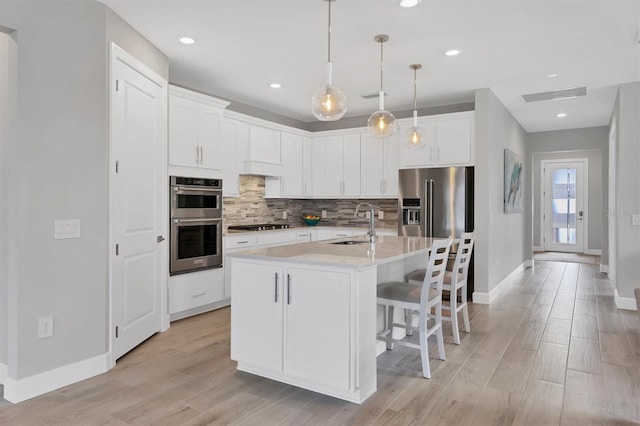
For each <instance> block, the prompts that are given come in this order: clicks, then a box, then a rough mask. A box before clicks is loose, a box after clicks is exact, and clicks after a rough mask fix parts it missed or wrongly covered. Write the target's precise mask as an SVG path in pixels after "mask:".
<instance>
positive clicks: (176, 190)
mask: <svg viewBox="0 0 640 426" xmlns="http://www.w3.org/2000/svg"><path fill="white" fill-rule="evenodd" d="M173 190H174V191H175V192H178V191H193V192H200V191H204V192H222V189H220V188H204V187H203V188H199V187H198V188H193V187H187V188H185V187H183V186H174V187H173Z"/></svg>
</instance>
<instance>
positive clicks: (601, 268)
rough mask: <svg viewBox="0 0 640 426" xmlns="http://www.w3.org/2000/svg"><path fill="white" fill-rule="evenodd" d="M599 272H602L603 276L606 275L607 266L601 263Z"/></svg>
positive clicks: (607, 271)
mask: <svg viewBox="0 0 640 426" xmlns="http://www.w3.org/2000/svg"><path fill="white" fill-rule="evenodd" d="M600 272H602V273H603V274H608V273H609V265H603V264H602V263H601V264H600Z"/></svg>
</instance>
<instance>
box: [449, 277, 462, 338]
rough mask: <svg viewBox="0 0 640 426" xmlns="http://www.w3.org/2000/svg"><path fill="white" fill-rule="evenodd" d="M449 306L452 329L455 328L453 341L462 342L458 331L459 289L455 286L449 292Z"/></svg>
mask: <svg viewBox="0 0 640 426" xmlns="http://www.w3.org/2000/svg"><path fill="white" fill-rule="evenodd" d="M449 307H450V308H451V311H450V315H451V329H452V330H453V343H455V344H456V345H459V344H460V332H459V331H458V311H457V308H458V290H454V289H453V288H452V289H451V291H450V292H449Z"/></svg>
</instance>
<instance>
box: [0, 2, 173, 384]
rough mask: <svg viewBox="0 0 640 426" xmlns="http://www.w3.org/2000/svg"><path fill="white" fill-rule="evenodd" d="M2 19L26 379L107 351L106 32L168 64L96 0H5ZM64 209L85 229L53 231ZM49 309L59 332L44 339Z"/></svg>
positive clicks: (163, 68)
mask: <svg viewBox="0 0 640 426" xmlns="http://www.w3.org/2000/svg"><path fill="white" fill-rule="evenodd" d="M0 26H6V27H9V28H15V29H16V30H17V33H16V34H17V40H18V52H19V54H18V68H19V69H20V74H19V77H18V79H17V91H18V94H19V98H18V103H17V120H16V127H17V132H18V140H17V141H12V142H14V145H15V151H14V152H13V153H12V157H11V158H9V161H10V162H11V163H12V164H16V165H19V167H16V169H15V170H14V171H15V173H14V175H13V176H12V177H11V186H10V188H11V192H10V194H9V196H14V197H15V199H16V202H15V204H14V205H13V206H12V209H13V210H14V213H13V214H15V217H16V220H15V221H11V222H10V223H11V229H12V230H15V232H14V234H13V236H10V244H13V245H14V247H12V253H10V256H14V257H15V260H14V262H13V263H14V267H15V276H13V277H11V278H10V284H9V285H10V286H11V285H15V287H16V288H17V291H16V293H15V294H13V295H12V294H10V295H9V304H12V305H13V306H15V314H14V315H15V321H16V323H17V329H16V331H15V336H13V337H12V335H11V333H9V347H10V348H11V349H10V350H12V351H15V356H14V358H12V356H11V354H10V356H9V375H10V377H12V378H15V379H21V378H24V377H27V376H31V375H33V374H37V373H40V372H43V371H47V370H51V369H54V368H57V367H60V366H64V365H67V364H71V363H74V362H78V361H81V360H85V359H88V358H91V357H94V356H97V355H101V354H104V353H106V352H107V349H108V340H107V339H108V334H107V324H108V279H107V277H108V223H109V222H108V194H109V192H108V189H109V188H108V168H107V167H108V165H107V164H108V152H109V150H108V148H109V145H108V96H107V95H108V89H107V87H108V75H107V72H108V56H109V55H108V42H109V41H111V39H114V40H117V41H118V43H119V44H120V46H121V47H122V48H124V49H125V50H128V51H130V52H133V53H134V54H136V55H137V56H139V57H141V59H142V60H143V61H144V62H145V63H147V65H148V66H149V67H151V68H153V69H155V70H156V71H157V72H158V73H159V74H160V75H164V76H166V75H168V60H167V58H166V57H165V56H164V55H162V54H161V53H160V52H159V51H157V49H151V48H150V47H149V46H150V45H149V44H148V42H147V41H146V40H145V39H144V38H142V37H141V36H140V35H139V34H137V33H136V32H134V31H132V30H131V29H127V27H126V25H125V24H123V23H122V21H121V20H120V18H118V17H117V16H116V15H114V14H112V13H110V12H109V11H108V10H107V8H106V7H105V6H104V5H103V4H101V3H97V2H85V1H42V2H0ZM16 142H17V143H16ZM55 219H80V220H82V238H80V239H71V240H54V239H53V236H52V233H53V221H54V220H55ZM10 288H11V287H10ZM9 315H10V318H9V321H12V318H11V316H12V313H11V311H10V312H9ZM48 315H51V316H53V318H54V336H53V337H50V338H47V339H38V338H37V324H38V318H40V317H43V316H48ZM12 339H14V341H12ZM43 354H46V356H42V355H43Z"/></svg>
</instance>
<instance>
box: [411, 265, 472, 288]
mask: <svg viewBox="0 0 640 426" xmlns="http://www.w3.org/2000/svg"><path fill="white" fill-rule="evenodd" d="M425 272H426V269H418V270H415V271H413V272H411V273H409V274H408V275H407V281H420V282H422V281H424V274H425ZM463 279H464V275H462V274H461V273H458V282H461V281H462V280H463ZM452 280H453V272H451V271H445V273H444V279H443V280H442V282H443V283H444V284H449V285H451V282H452Z"/></svg>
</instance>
